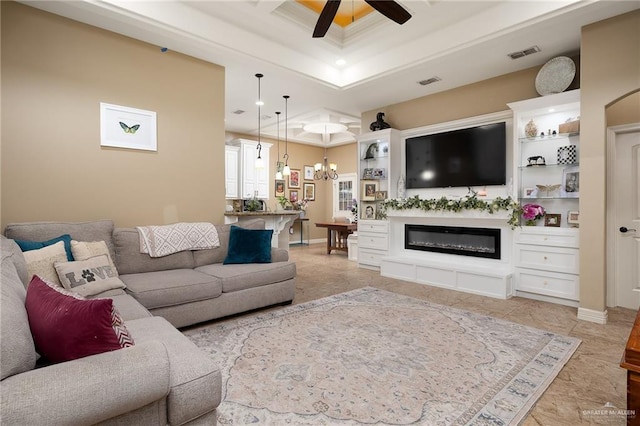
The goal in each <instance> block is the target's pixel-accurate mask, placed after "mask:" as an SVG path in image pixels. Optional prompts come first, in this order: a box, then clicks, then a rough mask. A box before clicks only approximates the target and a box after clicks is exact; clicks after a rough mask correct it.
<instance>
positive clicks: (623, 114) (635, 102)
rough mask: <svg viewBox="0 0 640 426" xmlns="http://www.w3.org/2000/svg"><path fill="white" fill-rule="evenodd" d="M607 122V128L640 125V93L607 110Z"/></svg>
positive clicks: (614, 104)
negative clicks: (632, 124)
mask: <svg viewBox="0 0 640 426" xmlns="http://www.w3.org/2000/svg"><path fill="white" fill-rule="evenodd" d="M639 90H640V89H639ZM606 122H607V127H612V126H620V125H622V124H631V123H640V92H636V93H633V94H631V95H629V96H627V97H625V98H622V99H620V100H619V101H618V102H615V103H613V104H611V105H609V106H608V107H607V110H606Z"/></svg>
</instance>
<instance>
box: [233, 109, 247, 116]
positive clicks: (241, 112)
mask: <svg viewBox="0 0 640 426" xmlns="http://www.w3.org/2000/svg"><path fill="white" fill-rule="evenodd" d="M245 112H246V111H245V110H243V109H237V110H235V111H233V113H234V114H238V115H240V114H244V113H245Z"/></svg>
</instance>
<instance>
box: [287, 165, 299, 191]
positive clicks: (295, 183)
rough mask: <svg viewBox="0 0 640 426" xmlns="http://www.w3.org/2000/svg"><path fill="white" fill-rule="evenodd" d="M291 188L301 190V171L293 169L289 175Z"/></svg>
mask: <svg viewBox="0 0 640 426" xmlns="http://www.w3.org/2000/svg"><path fill="white" fill-rule="evenodd" d="M289 188H300V170H298V169H291V174H290V175H289Z"/></svg>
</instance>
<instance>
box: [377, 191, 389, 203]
mask: <svg viewBox="0 0 640 426" xmlns="http://www.w3.org/2000/svg"><path fill="white" fill-rule="evenodd" d="M375 198H376V201H378V200H386V199H387V191H376V194H375Z"/></svg>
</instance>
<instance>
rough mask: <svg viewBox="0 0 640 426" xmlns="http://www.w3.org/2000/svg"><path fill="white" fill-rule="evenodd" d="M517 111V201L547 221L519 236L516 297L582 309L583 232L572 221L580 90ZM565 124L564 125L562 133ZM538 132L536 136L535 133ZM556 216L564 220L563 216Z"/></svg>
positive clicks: (575, 207) (532, 101)
mask: <svg viewBox="0 0 640 426" xmlns="http://www.w3.org/2000/svg"><path fill="white" fill-rule="evenodd" d="M509 107H510V108H511V109H512V110H513V112H514V126H513V128H514V138H513V139H514V141H515V145H516V146H515V155H514V158H515V160H516V161H515V164H514V194H513V196H514V197H517V199H518V201H519V202H520V203H521V204H527V203H532V204H538V205H541V206H542V207H544V209H545V212H546V216H545V218H544V219H540V220H539V221H538V222H537V223H536V226H524V225H525V224H524V223H523V227H522V228H521V229H518V230H517V231H516V233H515V237H514V256H515V262H514V263H515V288H516V294H517V295H519V296H523V297H530V298H535V299H540V300H547V301H551V302H555V303H561V304H566V305H570V306H577V305H578V300H579V278H578V269H579V264H578V262H579V255H578V250H579V242H578V229H577V228H574V227H572V225H571V224H569V223H568V222H567V218H568V215H569V214H570V212H571V215H572V216H573V215H575V213H577V212H579V194H580V192H579V191H580V187H579V176H580V169H579V167H580V165H579V149H580V133H579V129H572V130H571V131H565V129H564V124H565V123H566V122H567V121H578V120H579V116H580V91H579V90H573V91H569V92H563V93H558V94H555V95H549V96H543V97H539V98H534V99H530V100H526V101H521V102H514V103H512V104H509ZM561 124H562V125H563V126H562V128H561ZM534 129H535V131H534ZM553 215H560V216H559V217H557V216H553Z"/></svg>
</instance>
